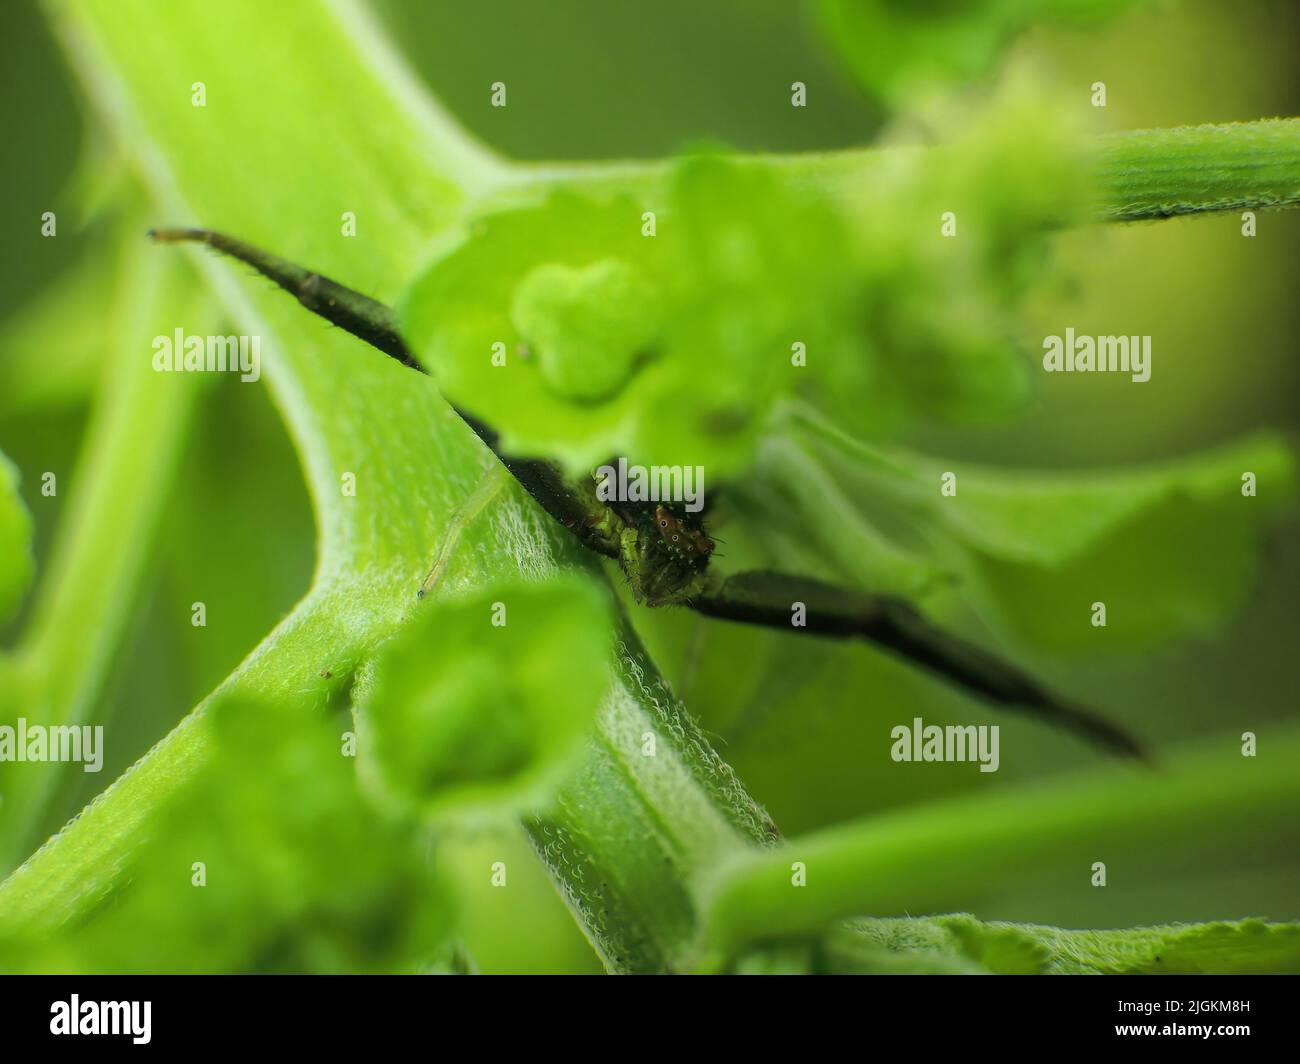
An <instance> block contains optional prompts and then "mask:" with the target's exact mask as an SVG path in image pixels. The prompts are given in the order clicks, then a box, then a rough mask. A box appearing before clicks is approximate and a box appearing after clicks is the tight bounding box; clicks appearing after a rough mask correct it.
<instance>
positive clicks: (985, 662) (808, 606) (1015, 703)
mask: <svg viewBox="0 0 1300 1064" xmlns="http://www.w3.org/2000/svg"><path fill="white" fill-rule="evenodd" d="M797 602H799V603H803V605H804V611H805V612H804V620H805V622H806V625H805V627H803V628H796V627H792V625H791V617H792V608H793V606H794V604H795V603H797ZM691 607H692V608H693V609H695V610H696V611H698V612H700V613H703V614H706V615H708V616H710V617H718V618H722V619H724V620H729V621H739V622H741V623H744V624H755V625H761V626H763V627H766V628H778V629H781V630H783V631H787V632H791V631H793V632H799V631H807V632H811V633H815V634H817V635H823V636H838V637H841V638H844V637H850V636H857V637H859V638H862V639H866V640H868V641H869V642H872V643H875V644H876V645H877V646H881V647H884V648H885V649H887V650H890V651H893V652H894V653H896V654H898V655H900V656H902V657H904V658H906V659H907V660H908V661H910V662H912V663H914V664H916V665H920V666H922V667H924V668H926V669H928V670H930V671H931V672H933V673H936V674H937V675H939V676H942V677H943V678H944V679H945V680H947V681H948V682H950V683H953V684H956V685H957V686H959V687H964V688H965V689H966V690H968V691H970V692H971V693H972V694H975V695H978V696H979V697H980V698H983V699H985V700H987V701H991V702H996V703H998V704H999V705H1002V706H1005V707H1007V708H1008V709H1020V710H1022V711H1023V712H1025V713H1027V714H1029V715H1030V716H1034V717H1037V718H1039V719H1040V720H1043V721H1045V722H1047V723H1053V724H1057V725H1060V726H1062V727H1064V728H1068V729H1069V730H1070V731H1073V732H1075V733H1076V734H1078V735H1080V736H1082V737H1083V738H1085V739H1087V740H1089V741H1090V742H1093V743H1097V744H1098V745H1100V746H1103V747H1105V748H1106V749H1108V750H1110V751H1111V752H1112V753H1115V754H1120V755H1122V756H1124V757H1135V758H1139V759H1145V757H1146V755H1145V753H1144V752H1143V750H1142V747H1141V746H1140V745H1139V744H1138V742H1137V741H1136V740H1135V739H1133V737H1132V736H1130V735H1128V734H1127V733H1126V732H1124V731H1123V730H1122V729H1121V728H1119V727H1118V726H1116V725H1114V724H1111V723H1110V722H1108V721H1106V720H1105V719H1103V718H1102V717H1099V716H1097V715H1096V714H1094V713H1092V712H1091V711H1090V710H1087V709H1085V708H1083V707H1081V706H1078V705H1075V704H1073V703H1072V702H1070V701H1069V700H1067V699H1064V698H1062V697H1060V696H1058V695H1056V694H1054V693H1053V692H1051V691H1049V690H1047V688H1045V687H1043V686H1042V685H1041V684H1039V683H1038V682H1037V681H1036V680H1034V679H1033V678H1032V677H1031V676H1029V675H1028V674H1027V673H1024V672H1022V671H1020V670H1019V669H1017V668H1016V667H1015V666H1014V665H1011V664H1009V663H1008V662H1006V661H1003V660H1002V659H1001V658H998V657H996V656H995V655H993V654H991V653H989V652H988V651H987V650H984V649H982V648H980V647H977V646H975V645H974V644H973V643H968V642H966V641H965V640H963V639H961V638H959V637H957V636H955V635H951V634H950V633H948V632H945V631H943V630H942V629H940V628H937V627H935V626H934V625H933V624H931V623H930V622H929V621H927V620H926V619H925V617H924V616H922V615H921V614H920V613H919V612H917V610H915V609H914V608H913V607H912V606H911V605H909V604H908V603H906V602H903V601H902V600H901V599H893V598H887V597H883V596H877V595H865V594H861V593H859V592H855V591H851V590H849V589H847V588H842V587H838V586H836V585H833V584H826V583H823V582H822V581H820V580H814V579H811V578H808V577H799V576H789V575H787V574H785V573H771V572H746V573H737V574H736V575H735V576H732V577H729V578H728V579H726V580H724V581H722V583H721V584H720V585H719V586H718V587H717V588H716V589H714V590H713V591H712V592H711V593H709V594H707V595H702V596H698V597H696V598H694V599H692V601H691Z"/></svg>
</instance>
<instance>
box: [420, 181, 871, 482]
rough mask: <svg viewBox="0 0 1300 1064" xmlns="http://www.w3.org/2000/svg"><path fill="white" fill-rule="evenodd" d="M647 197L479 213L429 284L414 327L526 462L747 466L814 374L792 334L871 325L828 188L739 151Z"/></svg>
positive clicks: (430, 358) (846, 364)
mask: <svg viewBox="0 0 1300 1064" xmlns="http://www.w3.org/2000/svg"><path fill="white" fill-rule="evenodd" d="M641 195H642V198H641V200H640V201H639V200H638V199H637V198H634V196H633V194H632V193H631V192H629V191H627V190H620V191H611V190H600V191H597V192H590V191H588V192H575V191H564V192H557V193H555V194H554V195H552V196H550V197H549V198H547V199H546V200H545V201H544V202H543V203H542V204H540V205H532V206H527V207H522V208H520V207H512V208H509V209H504V210H497V211H494V212H492V213H489V214H487V215H486V216H485V217H482V218H480V219H478V220H477V221H476V222H475V223H473V224H472V225H471V226H470V227H469V228H468V230H467V235H466V236H465V238H464V239H463V240H462V241H461V242H460V243H459V244H458V245H457V246H456V247H455V248H454V249H452V250H451V251H449V252H448V253H447V254H446V255H444V256H443V257H441V258H439V259H438V260H436V261H435V263H434V264H433V266H432V267H431V268H430V269H429V270H428V271H427V272H426V273H425V274H424V275H423V276H422V277H421V278H419V279H418V280H417V281H416V283H415V285H414V287H413V288H412V289H411V291H410V293H409V294H408V295H407V297H406V299H405V301H404V304H403V309H402V311H401V318H402V328H403V334H404V335H405V336H406V337H407V339H408V341H409V342H410V343H411V344H412V345H413V347H414V348H415V349H416V351H417V352H418V353H419V354H420V357H421V359H422V360H423V361H424V362H425V364H426V365H428V366H429V367H430V369H431V370H432V372H433V374H434V376H435V377H436V378H437V380H438V382H439V385H440V387H441V388H442V390H443V392H444V393H445V394H446V395H447V396H448V397H449V398H450V399H451V400H452V401H453V402H455V403H456V404H457V405H458V406H460V407H461V408H462V409H465V410H467V411H469V412H470V413H472V414H474V415H475V416H476V417H479V418H481V419H483V420H484V421H486V422H488V423H489V424H490V425H492V426H493V428H495V429H496V430H497V431H498V432H500V433H501V434H502V441H503V446H504V447H505V448H506V450H507V451H510V452H511V453H516V454H540V455H547V456H551V457H554V458H556V459H558V460H560V461H561V462H563V463H564V464H565V465H566V466H568V468H569V469H570V471H571V472H573V473H575V474H581V473H586V472H590V470H591V469H593V468H595V467H596V466H597V465H598V464H600V463H601V462H602V461H604V460H605V459H607V458H609V457H611V456H615V455H628V456H634V457H633V460H634V461H637V462H641V463H644V464H665V465H674V464H688V465H699V464H703V465H705V466H707V467H708V468H709V469H710V471H711V472H712V471H716V473H717V474H718V475H726V474H727V473H733V472H737V471H738V470H740V469H741V468H743V467H744V466H745V465H746V464H747V463H748V461H749V460H750V459H751V458H752V448H753V445H754V443H755V441H756V439H757V431H758V429H759V427H760V426H761V424H762V422H763V420H764V418H765V417H766V415H767V413H768V411H769V410H770V409H771V406H772V404H773V401H774V399H775V398H776V396H777V395H779V394H781V393H783V392H789V391H793V390H798V389H802V388H803V387H804V386H805V385H809V384H810V379H809V378H808V377H807V376H804V375H801V374H800V373H799V371H798V369H797V368H795V367H794V366H792V365H791V358H790V355H791V346H792V343H794V342H795V341H799V342H802V343H804V344H806V345H810V346H815V347H817V348H818V349H819V350H820V351H827V350H828V347H829V345H830V344H831V342H832V338H833V337H836V336H842V335H844V334H845V333H846V332H849V331H851V327H852V325H851V318H850V310H851V294H852V292H853V291H854V288H855V283H856V282H855V276H856V274H857V271H856V270H855V269H854V267H853V264H852V263H851V262H850V261H849V259H848V258H847V256H848V248H847V246H846V243H845V240H844V236H843V233H842V229H843V226H842V224H841V222H840V221H839V220H838V219H837V216H836V213H835V212H834V210H833V209H832V208H831V206H830V205H829V203H828V201H826V199H825V198H824V197H821V196H818V195H815V194H810V193H809V192H808V191H807V190H805V189H800V188H797V187H796V186H795V185H794V183H793V182H790V181H787V180H784V179H782V178H781V177H780V175H779V174H778V173H776V172H774V171H772V170H770V169H769V168H765V167H762V166H754V165H749V166H741V165H739V164H737V163H735V162H732V161H729V160H727V159H725V158H715V157H697V158H689V159H685V160H682V161H681V162H679V163H678V164H676V165H675V166H674V167H673V169H672V170H671V172H670V173H669V174H668V175H667V177H666V178H665V179H664V181H663V183H662V185H661V186H660V187H658V188H656V189H655V190H654V191H653V192H643V193H642V194H641ZM649 208H653V209H654V211H655V212H656V214H657V218H656V230H655V232H654V234H653V235H643V224H644V223H643V221H642V213H643V211H644V210H646V209H649ZM823 339H824V341H825V342H824V343H823V342H822V341H823ZM494 351H495V355H496V357H494ZM823 365H824V366H826V367H834V366H836V365H839V366H840V367H841V369H840V370H839V371H838V372H840V373H841V374H842V375H843V377H844V378H845V379H844V380H843V381H839V383H841V384H847V383H849V382H851V381H853V380H857V379H859V378H860V376H861V374H860V371H859V369H858V368H857V367H858V363H857V362H856V361H855V360H854V359H852V358H846V359H842V360H839V361H838V363H837V361H836V360H834V359H832V358H830V357H829V355H828V356H827V357H826V359H825V361H824V363H823ZM830 374H831V370H830V369H827V370H826V371H825V372H824V373H823V375H822V376H823V378H824V379H823V380H821V381H819V382H818V383H819V386H820V387H821V388H822V390H823V391H826V390H828V389H827V388H826V387H825V385H826V384H827V382H828V381H829V379H830Z"/></svg>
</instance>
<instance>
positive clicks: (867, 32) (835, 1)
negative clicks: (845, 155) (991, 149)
mask: <svg viewBox="0 0 1300 1064" xmlns="http://www.w3.org/2000/svg"><path fill="white" fill-rule="evenodd" d="M1138 2H1140V0H821V4H820V9H819V15H820V22H821V26H822V29H823V31H824V33H825V34H826V36H827V38H828V39H829V40H830V42H831V43H832V44H833V45H834V46H835V47H836V48H837V49H838V51H839V52H840V53H841V55H842V57H843V59H844V61H845V64H846V65H847V66H848V68H849V70H850V71H851V72H852V74H853V76H854V77H855V78H856V79H857V80H858V82H859V83H860V84H861V85H862V87H863V88H864V89H865V90H866V91H867V92H869V93H870V94H871V95H873V96H876V97H879V98H881V99H883V100H884V101H885V102H887V103H893V104H896V103H898V102H899V100H900V99H902V98H903V97H905V96H906V95H907V94H908V93H910V92H913V91H915V90H917V89H919V88H923V87H926V86H929V85H934V84H942V83H944V82H952V81H962V80H969V79H971V78H976V77H979V76H981V75H983V74H985V73H987V72H988V71H989V70H991V69H992V68H993V67H994V65H995V64H996V62H997V61H998V59H999V57H1000V56H1001V55H1002V52H1003V50H1004V49H1005V48H1006V46H1007V45H1008V44H1009V43H1010V42H1011V40H1013V39H1014V38H1015V36H1016V35H1017V34H1019V33H1020V32H1021V31H1022V30H1025V29H1028V28H1029V27H1030V26H1032V25H1038V24H1042V23H1045V22H1052V21H1055V22H1063V23H1089V22H1101V21H1103V20H1105V19H1107V18H1110V17H1113V16H1114V15H1116V14H1118V13H1120V12H1122V11H1123V10H1124V9H1125V8H1128V7H1132V6H1134V5H1135V4H1136V3H1138Z"/></svg>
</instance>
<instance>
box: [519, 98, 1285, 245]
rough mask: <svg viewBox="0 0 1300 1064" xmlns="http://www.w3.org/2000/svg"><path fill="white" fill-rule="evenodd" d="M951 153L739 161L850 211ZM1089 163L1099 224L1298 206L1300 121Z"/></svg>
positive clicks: (1162, 143)
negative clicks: (921, 158)
mask: <svg viewBox="0 0 1300 1064" xmlns="http://www.w3.org/2000/svg"><path fill="white" fill-rule="evenodd" d="M943 151H944V149H943V148H906V147H899V148H889V149H852V150H848V151H836V152H810V153H803V154H793V155H754V156H742V157H739V158H740V161H742V162H745V163H748V164H750V165H754V166H770V167H773V168H777V169H780V170H782V171H784V172H785V173H786V174H788V175H789V176H790V177H791V178H792V179H794V180H795V181H798V182H806V183H807V184H809V185H810V186H813V187H816V188H819V189H821V190H823V191H826V192H829V193H831V194H832V195H834V196H835V197H836V198H837V199H839V200H840V201H841V202H842V203H843V204H844V206H845V207H846V208H847V209H849V210H852V209H853V206H854V205H855V204H856V203H857V202H858V201H859V200H860V199H861V198H862V195H861V193H862V190H863V189H864V188H869V187H870V186H871V185H872V184H873V183H874V182H875V181H876V179H877V175H878V174H879V172H880V170H881V168H882V167H883V166H885V165H886V164H887V163H889V162H890V161H891V160H893V157H894V156H896V155H897V154H898V153H914V154H915V153H923V152H927V153H933V154H934V156H935V160H936V165H938V164H939V163H940V161H941V157H942V153H943ZM1084 155H1085V158H1088V157H1090V158H1091V159H1092V162H1093V165H1094V167H1095V172H1096V180H1097V196H1096V201H1095V206H1094V216H1095V217H1096V218H1097V219H1098V220H1099V221H1108V222H1116V221H1118V222H1129V221H1140V220H1143V219H1158V218H1170V217H1174V216H1177V215H1183V214H1202V213H1206V212H1210V211H1228V210H1253V209H1262V208H1268V207H1294V206H1296V205H1297V204H1300V118H1274V119H1261V120H1259V121H1255V122H1234V123H1229V124H1224V125H1202V126H1181V127H1178V128H1176V129H1144V130H1135V131H1133V132H1129V133H1117V134H1109V135H1106V136H1100V137H1096V138H1094V139H1093V141H1092V142H1091V144H1090V146H1089V149H1088V150H1087V151H1086V152H1085V153H1084ZM893 161H896V160H893ZM667 173H668V164H667V163H661V162H653V163H632V162H627V163H594V164H588V165H563V164H560V165H544V166H536V165H534V166H529V167H517V168H515V171H514V173H513V175H512V177H511V178H510V180H509V181H508V186H513V187H514V188H516V189H521V188H522V189H527V188H529V187H534V188H535V187H544V186H547V185H551V184H563V185H574V186H578V187H585V188H592V189H597V188H601V187H611V188H615V187H616V188H620V189H627V190H630V191H640V192H641V193H642V194H643V195H647V196H650V195H654V194H656V193H657V192H658V190H659V188H660V186H661V183H662V181H663V179H664V177H665V175H666V174H667Z"/></svg>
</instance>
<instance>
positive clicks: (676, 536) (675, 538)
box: [673, 532, 681, 543]
mask: <svg viewBox="0 0 1300 1064" xmlns="http://www.w3.org/2000/svg"><path fill="white" fill-rule="evenodd" d="M679 539H681V537H680V536H679V535H678V534H677V533H676V532H674V533H673V542H674V543H676V542H677V541H678V540H679Z"/></svg>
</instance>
